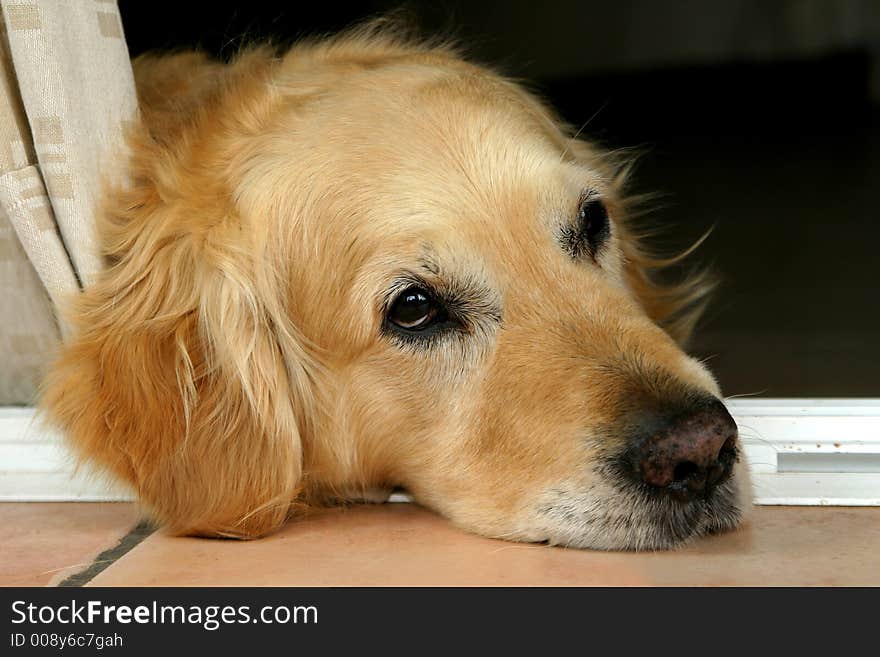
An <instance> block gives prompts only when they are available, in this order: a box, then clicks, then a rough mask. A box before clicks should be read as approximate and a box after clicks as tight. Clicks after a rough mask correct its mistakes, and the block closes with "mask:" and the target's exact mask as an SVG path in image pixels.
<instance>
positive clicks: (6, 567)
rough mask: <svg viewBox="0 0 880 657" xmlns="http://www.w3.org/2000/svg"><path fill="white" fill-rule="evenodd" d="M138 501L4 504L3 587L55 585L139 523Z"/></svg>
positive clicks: (0, 536)
mask: <svg viewBox="0 0 880 657" xmlns="http://www.w3.org/2000/svg"><path fill="white" fill-rule="evenodd" d="M137 521H138V512H137V510H136V508H135V505H134V504H118V503H117V504H113V503H110V504H79V503H69V502H52V503H38V502H22V503H12V502H7V503H0V586H47V585H48V586H54V585H57V584H58V583H59V582H62V581H64V580H65V579H66V578H67V577H70V576H71V575H74V574H76V573H78V572H80V571H82V570H85V569H86V568H88V567H89V565H90V564H91V563H92V562H93V561H94V560H95V558H96V557H97V556H98V555H99V554H100V553H101V552H103V551H104V550H106V549H108V548H112V547H114V546H115V545H116V544H117V543H118V542H119V540H120V539H122V537H124V536H125V535H126V534H127V533H128V532H129V530H130V529H131V528H132V527H134V526H135V525H136V524H137Z"/></svg>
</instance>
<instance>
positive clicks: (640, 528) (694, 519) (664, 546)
mask: <svg viewBox="0 0 880 657" xmlns="http://www.w3.org/2000/svg"><path fill="white" fill-rule="evenodd" d="M742 484H743V482H742V481H741V480H740V478H739V477H738V476H737V475H736V474H734V475H733V476H731V477H730V478H728V479H727V480H726V481H725V482H723V483H722V484H720V485H718V486H717V487H716V488H715V490H713V491H712V493H711V494H710V495H709V496H708V497H706V498H703V499H698V500H694V501H691V502H681V501H678V500H676V499H674V498H673V497H670V496H668V495H657V494H655V493H653V492H650V491H647V490H645V487H644V486H639V485H636V484H627V485H625V486H622V485H621V484H620V482H614V484H610V485H609V484H606V485H598V486H594V487H593V488H591V489H587V491H585V492H581V493H575V492H573V491H567V492H566V491H561V490H558V491H554V492H553V493H552V494H551V495H550V497H551V498H552V499H548V500H547V502H545V503H544V504H543V505H542V506H541V507H540V508H539V516H540V517H541V518H542V519H543V521H542V522H541V525H542V529H541V530H540V531H539V532H537V533H536V535H533V536H532V538H531V539H530V540H538V541H545V542H547V543H549V544H550V545H559V546H563V547H574V548H588V549H593V550H627V551H651V550H672V549H676V548H679V547H682V546H684V545H687V544H688V543H690V542H691V541H693V540H695V539H697V538H699V537H701V536H707V535H710V534H718V533H722V532H726V531H729V530H732V529H734V528H736V527H738V526H739V525H740V524H741V523H742V521H743V517H744V512H745V508H746V506H745V503H744V500H743V498H744V495H743V494H742V492H741V487H742ZM612 491H613V492H612Z"/></svg>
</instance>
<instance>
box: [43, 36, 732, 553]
mask: <svg viewBox="0 0 880 657" xmlns="http://www.w3.org/2000/svg"><path fill="white" fill-rule="evenodd" d="M135 71H136V78H137V82H138V94H139V99H140V105H141V114H142V121H141V125H140V127H138V128H137V129H136V130H135V131H134V132H133V134H132V135H131V137H130V139H129V146H130V150H131V162H130V172H129V173H130V181H131V183H130V185H128V186H127V187H125V188H124V189H114V190H111V191H109V192H108V193H107V194H106V204H105V207H104V208H103V210H102V212H101V214H100V225H99V233H100V242H101V245H102V248H103V256H104V258H105V261H106V270H105V271H104V272H103V273H102V274H101V275H100V277H99V279H98V281H97V282H96V283H95V284H94V285H93V286H91V287H90V288H89V289H87V290H86V291H85V292H84V293H83V294H82V295H80V297H79V298H78V299H77V300H76V302H75V308H74V309H73V311H72V313H71V318H72V321H73V322H74V324H75V337H74V338H73V339H72V340H70V341H69V343H68V344H67V345H66V346H65V349H64V351H63V353H62V355H61V356H60V358H59V359H58V360H57V362H56V363H55V364H54V367H53V369H52V371H51V373H50V376H49V377H48V379H47V382H46V390H45V395H44V407H45V408H46V409H47V413H48V416H49V418H50V419H51V421H52V422H53V423H54V424H56V425H57V426H59V427H61V428H62V429H63V430H64V431H65V432H66V434H67V436H68V438H69V441H70V444H71V445H72V446H73V447H74V448H75V450H76V452H77V453H78V454H79V455H80V456H81V457H82V458H83V459H85V460H88V461H91V462H95V463H97V464H99V465H100V466H101V467H102V468H104V469H105V470H107V471H108V472H110V473H111V474H112V475H113V476H114V477H117V478H119V479H121V480H123V481H125V482H128V483H129V484H131V485H132V486H133V487H134V488H135V489H136V491H137V493H138V495H139V497H140V499H141V500H142V501H143V503H144V504H145V505H146V506H147V508H148V509H149V510H150V511H151V512H152V514H153V515H154V516H155V517H156V518H157V519H158V520H160V521H162V522H163V523H165V524H166V525H167V526H168V528H169V529H170V530H171V531H172V532H176V533H182V534H199V535H210V536H218V535H219V536H234V537H242V538H245V537H255V536H260V535H263V534H266V533H267V532H271V531H272V530H274V529H275V528H277V527H278V526H279V525H280V524H281V523H282V522H284V521H285V519H287V518H288V517H289V516H291V515H296V513H297V512H298V511H299V510H301V509H305V508H307V507H309V506H311V505H317V504H326V503H329V502H334V501H341V500H351V499H365V498H372V497H374V496H375V495H376V491H388V490H390V489H392V488H394V487H403V488H405V489H407V490H408V491H410V492H411V493H412V494H413V495H414V496H415V498H416V499H417V500H418V501H419V502H421V503H422V504H425V505H427V506H429V507H432V508H434V509H436V510H438V511H439V512H440V513H443V514H445V515H447V516H448V517H450V518H451V519H452V520H453V521H454V522H456V523H457V524H458V525H460V526H462V527H464V528H467V529H470V530H472V531H476V532H480V533H482V534H485V535H489V536H497V537H505V538H510V539H515V540H548V541H550V542H554V543H565V544H571V545H580V546H589V547H598V548H615V547H627V548H651V547H668V546H671V545H675V544H678V543H680V542H681V541H682V540H686V539H687V538H689V537H690V536H692V535H699V534H700V533H704V532H705V531H715V530H718V529H724V528H726V527H729V526H732V525H734V524H736V522H737V521H738V518H739V515H740V508H739V507H738V506H737V505H736V504H735V503H734V502H730V503H729V504H727V506H724V508H723V509H720V510H716V511H713V513H714V516H713V517H711V518H710V517H708V516H707V517H705V518H704V517H702V516H700V517H699V518H697V517H694V518H690V517H688V518H685V517H683V516H682V517H679V516H675V514H672V515H671V516H670V519H669V520H668V523H667V524H669V525H670V527H667V528H663V527H659V528H658V525H657V522H656V521H655V520H654V519H653V518H652V513H653V512H652V510H651V509H650V508H648V507H649V506H650V505H647V504H646V503H644V502H643V501H640V499H639V498H637V497H636V496H634V495H629V494H627V493H625V492H620V490H618V488H616V487H615V486H614V484H613V482H611V481H609V478H608V477H605V476H604V475H603V474H602V470H601V468H600V467H598V465H596V464H599V463H601V462H602V459H603V458H604V457H606V456H608V455H610V454H612V453H614V451H615V450H618V449H619V448H620V447H621V444H622V441H623V438H622V437H621V436H620V435H619V432H617V431H615V428H616V427H617V426H619V425H620V424H621V422H624V421H625V418H626V417H627V416H628V414H631V413H633V412H636V411H637V410H638V407H639V406H640V405H645V404H647V405H650V404H653V403H657V402H658V400H662V399H664V398H665V397H667V396H676V395H678V396H679V397H680V396H681V395H682V394H684V393H682V392H681V391H683V390H685V389H687V390H690V389H698V390H701V391H705V392H706V393H707V394H712V395H718V394H719V391H718V388H717V386H716V384H715V382H714V380H713V379H712V377H711V375H710V374H709V373H708V372H707V371H706V370H705V369H704V368H703V367H702V365H700V364H699V363H697V362H696V361H694V360H693V359H691V358H689V357H687V356H686V355H685V354H684V353H683V352H682V350H681V348H680V346H679V344H677V343H676V341H679V342H680V341H682V340H683V339H685V338H686V336H687V334H688V332H689V330H690V328H691V327H692V325H693V319H694V317H695V316H696V311H697V310H698V309H699V307H700V305H701V301H702V299H703V298H704V295H705V292H706V290H707V286H706V284H705V283H704V282H703V281H700V280H698V281H690V282H688V283H686V284H684V285H682V286H678V287H673V288H670V287H663V286H661V285H659V284H658V283H656V282H655V277H654V275H653V274H654V270H656V269H657V268H659V267H660V266H663V265H664V264H666V263H664V262H663V261H660V260H653V259H652V258H651V257H649V256H648V255H646V254H645V253H644V252H643V250H642V248H641V247H640V245H639V241H638V239H637V235H636V231H635V230H634V229H633V228H632V226H631V225H630V224H629V221H628V219H627V210H628V203H627V200H626V199H625V198H624V196H623V193H622V185H623V180H624V175H625V168H626V167H625V164H624V162H622V161H617V159H616V158H615V157H613V156H611V155H609V154H604V153H601V152H600V151H598V150H597V149H595V148H594V147H592V146H590V145H588V144H587V143H585V142H582V141H578V140H576V139H573V138H572V137H571V132H570V131H569V130H568V129H567V128H566V127H565V126H563V125H561V124H560V123H559V121H558V120H556V118H555V117H554V116H553V115H552V114H551V113H550V112H549V111H548V110H547V108H545V107H544V106H543V105H542V104H541V103H540V102H539V101H537V100H536V99H535V98H534V97H533V96H531V95H530V94H528V93H527V92H525V91H524V90H523V89H522V88H521V87H519V86H518V85H517V84H515V83H513V82H511V81H509V80H507V79H505V78H503V77H500V76H498V75H496V74H494V73H492V72H490V71H488V70H486V69H484V68H481V67H477V66H475V65H472V64H470V63H467V62H465V61H463V60H462V59H461V58H460V57H459V56H458V55H457V54H456V53H455V52H454V50H453V49H451V48H449V47H447V46H444V45H430V44H428V45H426V44H424V43H416V42H413V41H411V40H409V39H405V38H401V37H397V36H394V34H393V33H390V32H388V31H386V30H382V29H376V28H375V27H367V28H363V29H360V30H357V31H354V32H350V33H348V34H345V35H343V36H340V37H337V38H335V39H330V40H323V41H316V42H308V43H303V44H300V45H298V46H295V47H293V48H292V49H291V50H289V51H288V52H286V53H285V54H283V55H281V56H278V55H276V54H275V53H273V52H272V51H271V50H270V49H267V48H257V49H251V50H248V51H246V52H244V53H243V54H242V55H240V56H239V57H238V58H236V59H235V61H234V62H232V63H231V64H228V65H226V64H221V63H218V62H215V61H211V60H210V59H208V58H207V57H205V56H204V55H201V54H198V53H191V52H189V53H181V54H175V55H167V56H146V57H142V58H140V59H139V60H137V61H136V62H135ZM585 188H589V189H590V190H592V192H591V193H596V194H600V195H601V196H602V198H603V200H604V202H605V203H606V205H607V206H608V208H609V214H610V216H611V218H612V222H613V233H612V237H611V240H610V244H609V247H608V249H607V250H606V252H604V253H603V255H602V257H601V259H600V260H599V262H598V263H577V262H573V261H572V259H571V258H570V257H568V256H567V255H566V253H565V252H564V251H563V250H562V249H560V248H559V246H558V244H557V242H556V241H555V239H554V237H553V235H554V230H555V227H556V226H557V225H558V224H559V222H560V221H562V220H563V219H565V217H566V216H567V215H569V214H571V213H573V212H575V211H576V210H577V202H578V198H579V195H580V194H581V192H582V190H583V189H585ZM413 271H417V272H418V274H419V276H421V277H423V278H424V279H426V280H429V281H436V282H438V284H446V283H445V282H446V281H448V280H449V279H455V280H456V281H458V283H457V284H458V285H460V286H463V287H464V288H466V290H470V289H472V288H473V289H476V290H478V292H476V293H474V294H475V295H476V296H475V297H474V299H472V300H471V303H472V305H473V309H472V312H473V317H472V322H471V327H470V330H469V331H468V332H467V333H466V334H461V335H456V336H454V337H450V338H443V339H442V340H437V341H436V343H435V344H433V345H432V346H430V347H428V348H421V347H416V346H412V345H407V344H403V343H400V342H399V341H395V340H394V339H391V338H389V336H387V335H384V334H383V332H382V308H383V302H384V300H385V299H386V298H387V295H388V293H389V292H388V290H389V288H390V286H391V285H392V284H393V283H394V281H395V280H396V279H395V277H396V276H398V275H399V274H401V273H407V272H413ZM463 294H469V292H463ZM480 295H482V296H480ZM489 307H491V308H494V309H497V314H498V318H497V319H498V320H499V321H495V320H493V319H489V318H488V315H487V314H486V313H487V312H488V313H489V314H491V312H489V311H488V310H487V308H489ZM493 312H494V311H493ZM481 313H482V314H481ZM594 465H596V467H593V466H594ZM742 481H743V479H742V476H739V477H737V478H736V479H734V480H733V482H732V483H731V486H736V485H739V486H740V490H742V489H744V488H747V486H743V485H742V484H741V483H737V482H742ZM733 497H736V495H735V494H734V493H731V499H733ZM710 515H711V514H710ZM572 517H574V519H572Z"/></svg>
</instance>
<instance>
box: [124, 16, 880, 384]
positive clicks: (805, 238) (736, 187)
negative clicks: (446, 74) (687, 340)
mask: <svg viewBox="0 0 880 657" xmlns="http://www.w3.org/2000/svg"><path fill="white" fill-rule="evenodd" d="M842 2H843V3H846V2H847V0H842ZM660 4H662V3H660ZM672 4H673V5H674V6H675V8H676V10H677V11H678V13H679V14H680V15H683V16H685V17H686V20H682V21H680V22H679V23H678V24H676V25H674V26H672V27H670V25H669V24H668V23H664V25H663V29H662V30H660V29H658V32H657V33H654V34H652V38H653V39H654V41H655V43H654V46H653V47H654V48H656V47H657V44H658V43H659V44H660V46H664V45H669V44H670V43H672V41H673V40H682V39H685V40H686V39H698V38H700V36H701V35H700V34H698V33H696V32H695V31H697V30H699V29H700V27H699V26H700V25H702V24H703V23H704V22H705V21H703V20H701V19H703V18H706V15H705V13H706V12H713V11H716V12H717V11H719V10H720V9H724V10H725V11H727V12H728V13H730V14H731V15H733V16H737V15H738V14H737V7H739V6H740V5H749V4H751V5H752V6H753V7H754V6H760V4H757V5H756V3H749V2H748V0H741V1H739V2H736V1H732V2H728V3H725V2H723V0H716V1H713V2H676V3H672ZM765 4H766V5H767V6H770V5H774V4H775V3H765ZM782 4H784V3H779V4H777V5H776V10H777V13H778V10H779V7H780V5H782ZM869 4H870V3H854V4H853V5H852V6H853V7H854V8H857V6H862V7H865V6H869ZM630 5H632V8H633V9H632V10H633V11H637V10H638V8H639V3H638V2H632V3H621V2H610V1H608V2H598V1H592V2H573V1H572V2H569V1H563V0H558V1H550V2H543V3H540V4H539V3H511V2H494V1H492V2H465V1H463V0H461V1H452V0H445V1H440V2H412V1H411V2H408V3H403V4H401V3H400V2H384V1H381V0H371V1H368V2H359V3H344V2H329V1H328V2H309V3H305V2H277V1H276V2H269V1H257V0H253V1H251V2H247V3H222V2H210V3H198V2H185V3H184V2H165V1H152V2H143V1H141V0H122V2H121V3H120V7H121V12H122V18H123V25H124V28H125V33H126V38H127V41H128V44H129V49H130V50H131V53H132V55H137V54H140V53H141V52H144V51H146V50H153V49H168V48H180V47H194V46H197V47H200V48H202V49H205V50H207V51H209V52H212V53H214V54H215V55H217V56H220V57H228V56H230V55H232V54H233V53H234V52H235V51H236V49H237V48H239V47H241V45H242V44H244V43H247V42H250V41H259V40H261V39H263V38H267V37H272V38H273V39H274V40H275V41H280V42H287V41H292V40H294V39H296V38H298V37H300V36H304V35H313V34H316V33H325V32H332V31H335V30H338V29H340V28H344V27H346V26H348V25H350V24H352V23H354V22H357V21H359V20H363V19H365V18H369V17H371V16H375V15H378V14H382V13H386V12H388V11H389V10H392V9H398V12H399V13H402V14H403V15H404V17H405V19H406V20H409V21H411V22H414V23H416V24H417V25H419V26H420V27H421V29H422V31H423V32H424V33H426V34H435V33H437V32H442V33H444V34H452V35H454V36H456V37H457V38H458V39H459V40H460V41H461V42H462V43H463V44H464V46H465V49H466V51H467V52H469V53H470V54H471V56H472V58H473V59H476V60H477V61H481V62H485V63H488V64H491V65H493V66H494V67H495V68H497V69H500V70H501V71H502V72H504V73H507V74H510V75H513V76H515V77H518V78H525V79H528V80H529V81H530V83H531V86H532V87H533V88H535V89H536V90H537V91H538V92H539V93H541V94H542V95H543V96H544V97H545V98H547V99H548V100H549V101H550V102H551V103H552V104H553V105H554V106H555V107H556V108H557V109H558V110H559V111H560V112H561V114H562V115H563V117H564V118H566V119H567V120H568V121H569V122H571V123H572V124H575V125H582V124H584V123H585V122H587V121H589V124H588V126H587V129H586V130H585V132H584V134H585V136H587V137H588V138H590V139H592V140H596V141H599V142H600V143H602V144H604V145H606V146H609V147H617V146H637V147H642V148H645V149H646V150H647V156H646V157H645V158H644V159H643V161H642V165H641V167H640V169H639V170H638V172H637V174H636V191H639V192H642V191H650V192H659V193H660V194H661V197H660V198H661V200H660V202H659V203H658V206H657V208H656V209H655V210H654V211H653V212H652V213H651V214H650V216H649V218H648V221H649V222H652V223H655V224H658V225H661V226H663V227H664V228H665V229H666V230H664V233H665V236H663V237H661V238H660V245H661V246H662V247H664V248H667V249H669V250H675V249H677V248H681V247H682V246H686V245H687V244H689V243H690V242H692V241H693V240H694V239H696V238H697V237H698V236H699V235H701V234H702V233H703V232H704V231H705V230H706V229H707V228H708V227H709V226H712V225H714V226H715V231H714V233H713V234H712V236H711V238H710V239H709V240H708V242H707V243H706V244H705V246H704V247H702V248H701V250H700V252H699V255H698V256H696V258H694V259H693V261H692V262H693V263H695V264H696V263H700V262H702V263H709V264H713V265H714V266H715V267H716V269H717V270H719V272H720V274H721V276H722V280H723V284H722V287H721V288H720V290H719V291H718V293H717V295H716V297H715V300H714V302H713V305H712V306H711V308H710V311H709V312H708V314H707V315H706V317H705V319H704V321H703V323H702V325H701V327H700V330H699V331H698V334H697V336H696V338H695V340H694V342H693V345H692V350H693V351H694V352H695V353H696V354H697V355H698V356H700V357H706V358H709V359H710V360H709V365H710V366H711V367H712V369H713V370H714V371H715V372H716V373H717V374H718V377H719V379H720V382H721V384H722V387H723V388H724V391H725V393H727V394H763V395H767V396H880V377H878V374H880V340H878V339H877V336H878V335H880V302H878V299H880V291H878V287H880V285H878V283H880V273H878V264H877V260H878V257H877V256H878V254H877V244H878V242H880V222H878V221H877V211H876V198H877V195H878V193H880V148H878V146H880V120H878V119H880V111H878V107H877V105H876V104H875V103H874V102H872V98H871V93H870V80H871V76H872V75H873V76H874V77H875V78H876V77H877V76H878V74H877V73H876V71H875V67H876V66H877V65H878V64H877V59H878V57H880V55H877V54H876V53H880V40H878V43H873V44H871V43H867V44H866V43H857V44H854V45H853V44H851V45H845V46H837V47H827V48H818V49H816V50H815V52H808V53H800V54H794V55H791V56H781V57H780V56H774V57H769V56H768V57H762V56H760V55H752V56H749V57H746V58H730V59H726V58H715V59H713V60H711V61H692V60H691V61H671V62H670V61H663V62H659V61H658V62H653V61H652V60H651V57H650V53H649V52H648V51H647V50H646V52H645V53H644V54H645V56H644V57H641V63H640V64H638V65H635V66H628V67H624V68H621V67H619V66H615V65H613V62H611V61H609V62H604V61H603V57H602V48H601V47H598V46H597V44H600V45H601V44H610V45H613V44H615V43H617V42H618V41H619V40H620V39H623V38H624V37H625V36H626V35H625V34H624V28H625V25H622V24H621V21H620V20H616V21H615V20H611V18H613V17H614V16H620V15H624V16H625V12H624V13H623V14H621V10H620V7H621V6H630ZM789 5H790V6H791V7H792V10H793V11H794V10H797V11H801V12H807V14H808V13H809V11H810V7H811V6H812V7H815V6H818V5H821V3H815V2H813V3H807V2H802V3H800V4H799V3H797V2H789V3H787V4H786V6H789ZM642 6H644V5H642ZM670 6H672V5H670ZM400 7H403V11H402V12H400V11H399V8H400ZM615 12H616V13H615ZM743 16H744V18H743V20H741V21H739V22H735V25H734V24H733V23H732V25H731V35H730V38H735V37H736V36H737V34H743V31H745V33H746V34H748V33H749V30H755V31H760V32H761V33H762V34H765V35H768V36H767V38H768V39H770V40H771V41H772V39H774V38H778V39H782V38H784V35H783V34H781V33H779V34H777V32H775V31H774V29H773V25H772V20H773V19H774V16H773V15H772V12H768V14H767V16H766V17H765V16H762V15H760V13H759V14H758V15H755V13H754V11H753V12H752V13H747V14H743ZM871 16H872V20H875V21H876V22H877V23H878V24H877V25H874V28H875V29H874V34H875V35H880V11H875V12H873V14H872V15H871ZM568 17H572V20H575V19H576V20H577V23H576V24H575V25H570V24H568V22H567V21H568ZM812 18H813V19H814V20H815V19H816V17H815V16H813V17H812ZM869 18H870V17H869ZM744 21H745V23H744ZM563 26H564V27H565V29H564V30H562V29H561V27H563ZM734 27H735V28H736V30H738V31H734ZM561 32H564V35H565V37H564V38H565V39H566V40H567V41H566V42H565V43H563V44H561V45H560V44H559V43H557V42H556V41H557V40H558V39H559V38H560V36H559V34H560V33H561ZM630 45H631V47H632V48H635V49H638V48H639V44H638V43H634V44H630ZM771 50H772V49H771ZM581 51H583V52H584V53H585V54H584V58H583V61H582V62H581V61H580V60H579V55H578V53H580V52H581ZM560 53H564V56H563V55H560ZM635 54H639V53H635ZM872 54H873V55H874V59H872Z"/></svg>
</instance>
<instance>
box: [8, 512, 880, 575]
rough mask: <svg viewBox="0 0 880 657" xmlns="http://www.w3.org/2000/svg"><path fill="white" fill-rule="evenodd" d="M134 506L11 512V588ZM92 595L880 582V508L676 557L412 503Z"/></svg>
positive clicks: (184, 563) (204, 546)
mask: <svg viewBox="0 0 880 657" xmlns="http://www.w3.org/2000/svg"><path fill="white" fill-rule="evenodd" d="M136 520H137V511H136V510H135V508H134V507H133V505H129V504H72V503H69V504H36V503H31V504H0V522H2V523H3V525H4V531H3V535H2V537H0V584H2V585H28V586H41V585H53V584H58V583H59V582H61V581H62V580H64V579H65V578H66V577H67V576H69V575H70V574H71V573H72V572H76V571H77V570H82V569H85V568H86V567H87V564H88V563H89V560H90V559H93V558H94V557H95V555H97V554H99V553H100V552H101V551H102V550H105V549H107V548H111V547H113V546H115V545H117V543H118V542H119V541H120V539H122V538H123V537H124V536H125V535H126V534H127V533H128V532H129V531H130V530H131V529H132V527H133V526H134V525H135V523H136ZM88 585H90V586H198V585H215V586H216V585H233V586H234V585H270V586H271V585H275V586H297V585H300V586H306V585H312V586H358V585H363V586H374V585H403V586H406V585H440V586H444V585H486V586H505V585H525V586H531V585H546V586H558V585H637V586H638V585H669V586H678V585H685V586H687V585H696V586H703V585H709V586H713V585H734V586H739V585H762V586H763V585H774V586H776V585H778V586H789V585H809V586H812V585H875V586H877V585H880V509H877V508H827V507H757V508H756V509H755V511H754V514H753V515H752V517H751V519H750V522H749V523H748V524H747V526H745V527H743V528H742V529H740V530H739V531H737V532H734V533H730V534H726V535H722V536H715V537H711V538H707V539H702V540H700V541H699V542H697V543H695V544H693V545H691V546H689V547H687V548H685V549H682V550H679V551H676V552H663V553H660V552H658V553H646V554H626V553H613V552H604V553H603V552H591V551H585V550H566V549H561V548H548V547H544V546H536V545H522V544H516V543H506V542H502V541H494V540H489V539H484V538H481V537H478V536H473V535H470V534H466V533H463V532H461V531H459V530H457V529H455V528H454V527H452V526H451V525H450V524H449V523H448V522H446V521H445V520H443V519H442V518H440V517H439V516H436V515H434V514H432V513H430V512H428V511H425V510H423V509H421V508H419V507H417V506H414V505H409V504H386V505H381V506H361V507H351V508H347V509H330V510H326V511H321V512H318V513H316V514H314V515H313V516H312V517H311V518H309V519H307V520H304V521H300V522H294V523H291V524H289V525H288V526H287V527H285V528H284V529H283V530H282V531H280V532H278V533H277V534H275V535H273V536H271V537H269V538H266V539H262V540H258V541H251V542H238V541H223V540H206V539H192V538H172V537H169V536H166V535H164V534H162V533H161V532H157V533H154V534H152V535H151V536H149V537H148V538H146V539H145V540H144V541H143V542H141V543H140V544H138V545H137V546H135V547H134V548H133V549H131V550H130V551H129V552H127V553H126V554H125V555H124V556H122V557H121V558H119V559H118V560H117V561H115V562H114V563H112V564H111V565H110V566H109V567H107V568H106V569H105V570H103V572H100V573H99V574H97V576H95V577H94V578H93V579H91V581H90V582H89V583H88Z"/></svg>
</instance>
